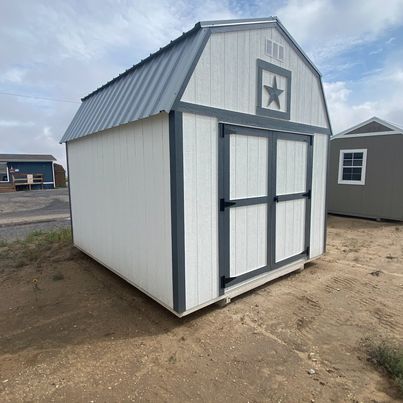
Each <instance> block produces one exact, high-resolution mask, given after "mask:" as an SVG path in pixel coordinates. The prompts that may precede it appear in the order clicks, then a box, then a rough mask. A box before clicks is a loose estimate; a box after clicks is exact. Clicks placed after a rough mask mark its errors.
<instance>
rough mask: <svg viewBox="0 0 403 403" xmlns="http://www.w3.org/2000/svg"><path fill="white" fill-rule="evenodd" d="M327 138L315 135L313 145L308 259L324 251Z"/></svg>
mask: <svg viewBox="0 0 403 403" xmlns="http://www.w3.org/2000/svg"><path fill="white" fill-rule="evenodd" d="M327 147H328V137H327V136H325V135H320V134H316V135H315V139H314V145H313V167H312V200H311V239H310V242H311V246H310V257H311V258H313V257H316V256H319V255H321V254H322V253H323V251H324V226H325V219H326V212H325V208H326V206H325V200H326V199H325V197H326V175H327V172H326V171H327V153H328V149H327Z"/></svg>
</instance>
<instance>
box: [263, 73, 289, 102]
mask: <svg viewBox="0 0 403 403" xmlns="http://www.w3.org/2000/svg"><path fill="white" fill-rule="evenodd" d="M264 88H265V89H266V90H267V91H268V93H269V103H268V104H267V106H268V107H269V106H270V104H271V103H272V102H275V104H276V105H277V107H278V109H280V99H279V96H280V95H281V94H282V93H283V92H284V90H280V89H279V88H278V87H277V77H276V76H274V78H273V86H272V87H270V86H269V85H264Z"/></svg>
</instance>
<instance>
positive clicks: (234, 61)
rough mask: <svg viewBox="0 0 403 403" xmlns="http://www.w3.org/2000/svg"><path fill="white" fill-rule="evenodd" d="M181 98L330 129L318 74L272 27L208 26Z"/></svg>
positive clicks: (283, 36) (276, 29)
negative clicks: (226, 28)
mask: <svg viewBox="0 0 403 403" xmlns="http://www.w3.org/2000/svg"><path fill="white" fill-rule="evenodd" d="M274 45H276V51H273V47H274ZM280 47H281V48H280ZM279 49H281V51H280V50H279ZM280 56H281V57H280ZM262 66H263V67H262ZM181 101H182V102H186V103H191V104H197V105H203V106H209V107H214V108H219V109H224V110H230V111H236V112H240V113H247V114H251V115H261V116H269V117H274V118H277V119H284V120H290V121H292V122H296V123H303V124H308V125H312V126H319V127H324V128H329V123H328V120H327V114H326V106H325V101H324V96H323V92H322V88H321V81H320V76H319V74H318V73H317V72H316V71H315V70H314V69H313V68H312V66H311V65H310V63H309V62H307V60H306V59H305V58H304V56H302V54H301V53H300V52H298V50H297V49H296V47H295V46H292V44H291V43H290V40H289V39H288V38H286V37H285V35H284V34H283V32H281V31H280V29H279V28H278V27H277V26H276V25H272V26H271V27H264V28H262V27H261V28H253V29H252V28H251V29H239V30H230V31H223V32H222V31H214V29H212V33H211V35H210V38H209V40H208V42H207V44H206V46H205V48H204V50H203V53H202V55H201V57H200V59H199V61H198V63H197V65H196V67H195V70H194V72H193V74H192V76H191V78H190V80H189V82H188V84H187V86H186V89H185V91H184V93H183V96H182V98H181Z"/></svg>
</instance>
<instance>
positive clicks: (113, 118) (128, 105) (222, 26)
mask: <svg viewBox="0 0 403 403" xmlns="http://www.w3.org/2000/svg"><path fill="white" fill-rule="evenodd" d="M273 26H275V27H277V28H278V29H279V30H280V31H281V33H282V34H283V35H284V38H285V39H286V40H287V42H289V44H290V45H291V46H292V47H293V48H294V49H295V50H296V51H297V52H298V53H299V54H300V56H301V58H302V59H303V60H304V62H305V63H306V64H307V65H308V66H309V68H310V69H311V70H312V71H313V72H314V74H315V75H317V76H318V77H320V73H319V71H318V69H317V68H316V67H315V65H314V64H313V63H312V61H311V60H310V59H309V58H308V57H307V56H306V54H305V53H304V52H303V51H302V49H301V48H300V47H299V46H298V44H297V43H296V42H295V40H294V39H293V38H292V37H291V35H290V34H289V33H288V31H287V30H286V29H285V28H284V26H283V25H282V24H281V22H280V21H279V20H278V18H277V17H268V18H253V19H242V20H226V21H204V22H199V23H197V24H196V25H195V26H194V28H193V29H191V30H190V31H188V32H186V33H184V34H183V35H182V36H180V37H179V38H177V39H175V40H174V41H171V42H170V43H169V44H168V45H167V46H165V47H164V48H161V49H160V50H159V51H157V52H156V53H154V54H151V55H150V56H149V57H148V58H146V59H144V60H142V61H141V62H140V63H138V64H136V65H134V66H133V67H131V68H130V69H128V70H126V71H125V72H124V73H122V74H120V75H119V76H117V77H115V78H114V79H112V80H111V81H109V82H108V83H106V84H105V85H103V86H101V87H100V88H98V89H97V90H95V91H94V92H92V93H91V94H89V95H87V96H86V97H84V98H82V104H81V105H80V107H79V109H78V111H77V113H76V114H75V116H74V118H73V120H72V122H71V123H70V125H69V127H68V128H67V130H66V132H65V134H64V136H63V138H62V139H61V141H60V142H61V143H63V142H66V141H70V140H74V139H78V138H80V137H83V136H86V135H88V134H92V133H96V132H99V131H101V130H106V129H109V128H112V127H116V126H119V125H123V124H126V123H129V122H134V121H136V120H139V119H142V118H146V117H149V116H152V115H156V114H158V113H160V112H162V111H165V112H167V113H168V112H170V111H171V110H172V109H174V106H175V103H176V102H177V101H179V100H180V98H181V96H182V94H183V92H184V90H185V88H186V85H187V83H188V81H189V79H190V76H191V74H192V72H193V70H194V68H195V66H196V64H197V62H198V60H199V58H200V55H201V53H202V51H203V49H204V47H205V45H206V43H207V41H208V39H209V36H210V34H211V33H212V32H227V31H232V30H241V29H258V28H269V27H273ZM322 93H323V89H322ZM329 125H330V123H329Z"/></svg>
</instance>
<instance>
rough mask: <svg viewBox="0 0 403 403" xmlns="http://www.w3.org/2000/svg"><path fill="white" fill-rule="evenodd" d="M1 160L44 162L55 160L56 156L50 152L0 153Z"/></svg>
mask: <svg viewBox="0 0 403 403" xmlns="http://www.w3.org/2000/svg"><path fill="white" fill-rule="evenodd" d="M0 161H1V162H24V161H26V162H28V161H32V162H34V161H35V162H44V161H56V158H55V157H54V156H53V155H50V154H0Z"/></svg>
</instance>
